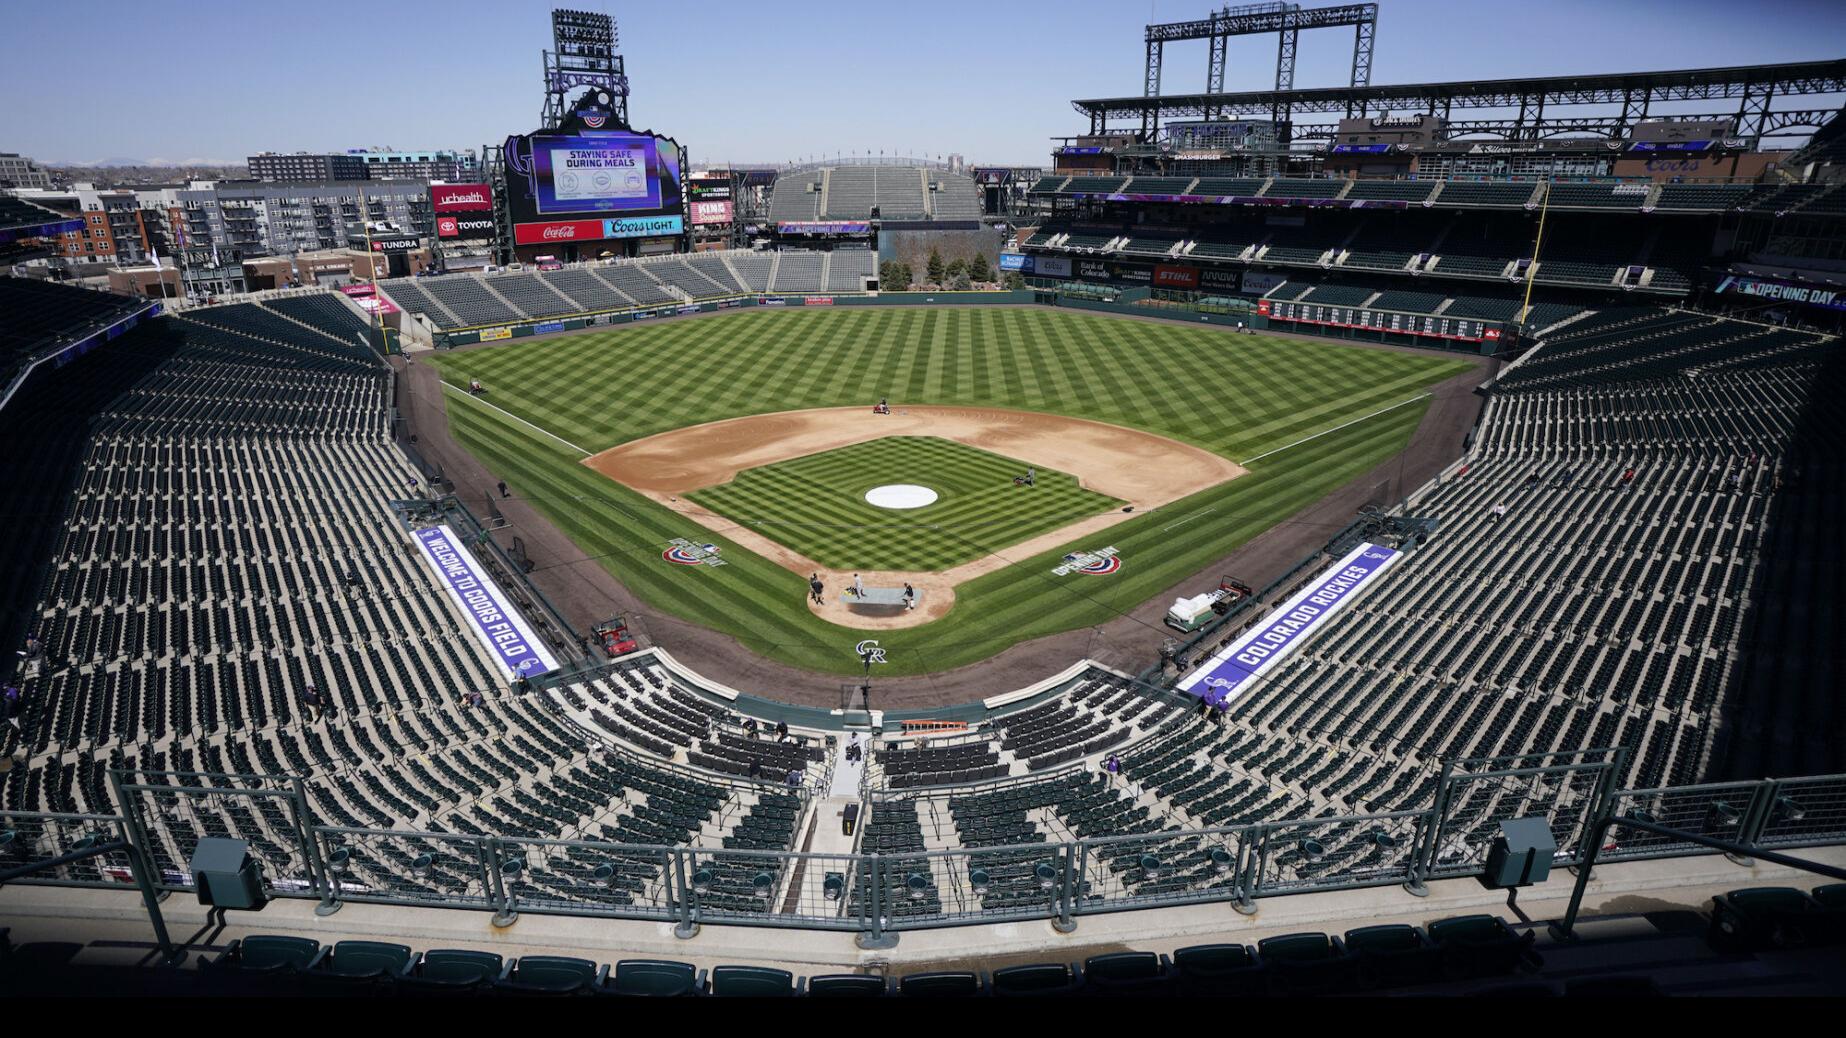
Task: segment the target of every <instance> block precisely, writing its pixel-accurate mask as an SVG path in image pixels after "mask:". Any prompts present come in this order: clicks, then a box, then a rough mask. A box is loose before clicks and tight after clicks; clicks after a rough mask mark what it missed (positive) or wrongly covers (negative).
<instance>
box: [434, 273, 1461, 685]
mask: <svg viewBox="0 0 1846 1038" xmlns="http://www.w3.org/2000/svg"><path fill="white" fill-rule="evenodd" d="M432 360H433V363H435V364H436V365H437V367H438V368H439V370H440V371H441V372H442V375H443V377H444V378H445V379H446V380H447V381H448V382H450V383H451V384H454V385H457V386H463V385H466V384H467V381H468V379H470V378H479V379H481V380H482V382H483V383H485V384H486V385H487V387H488V389H489V391H490V393H489V396H488V398H487V399H488V401H490V402H491V403H492V404H494V405H495V406H497V407H501V408H505V409H506V410H507V411H508V412H510V413H512V414H514V415H517V416H518V417H519V418H521V419H524V420H525V421H527V422H531V423H532V424H534V425H536V426H538V427H540V428H542V429H545V430H548V431H550V432H552V433H555V434H556V435H557V436H560V437H563V438H564V439H565V440H568V441H570V442H572V443H575V444H578V445H581V446H582V447H584V448H586V449H588V450H591V451H598V450H602V449H605V448H607V447H611V446H614V445H615V444H618V443H623V442H626V441H628V440H632V439H636V438H638V437H641V436H646V435H651V434H653V433H656V432H662V431H665V430H668V429H677V428H681V427H683V426H687V425H694V424H698V423H702V422H709V421H716V420H718V419H722V418H730V417H736V416H738V415H744V414H762V413H768V412H774V411H786V410H794V409H800V408H810V407H838V406H859V405H865V404H868V403H869V402H870V401H874V400H877V399H879V398H881V397H889V398H890V399H891V401H892V402H893V403H894V404H952V405H976V406H996V407H1008V408H1018V409H1023V410H1036V411H1046V412H1051V413H1056V414H1065V415H1070V416H1073V417H1079V418H1091V419H1095V420H1098V421H1104V422H1112V423H1116V424H1120V425H1126V426H1130V427H1134V428H1139V429H1145V430H1147V431H1149V432H1153V433H1157V434H1160V435H1163V436H1170V437H1172V438H1174V439H1178V440H1181V441H1183V442H1187V443H1192V444H1195V445H1197V446H1200V447H1203V448H1204V449H1206V450H1210V451H1213V452H1215V453H1218V454H1221V455H1223V456H1225V457H1228V458H1230V459H1231V460H1232V461H1236V462H1239V463H1246V462H1247V463H1248V464H1247V465H1246V467H1248V468H1249V469H1250V474H1249V475H1247V476H1244V477H1242V478H1239V479H1236V480H1232V481H1230V482H1228V483H1224V484H1220V485H1219V486H1217V487H1213V488H1211V489H1208V490H1204V491H1201V492H1199V493H1197V494H1194V495H1192V496H1191V497H1188V498H1184V499H1182V500H1180V501H1176V502H1173V503H1172V504H1170V505H1167V506H1166V507H1164V508H1161V509H1156V510H1153V511H1149V512H1146V513H1142V514H1138V515H1137V516H1135V517H1134V518H1132V519H1129V520H1127V521H1126V522H1123V523H1121V524H1120V525H1118V526H1115V527H1112V528H1111V529H1110V530H1109V531H1108V532H1107V533H1106V534H1105V535H1104V537H1103V543H1102V544H1090V543H1087V542H1086V543H1078V544H1069V545H1061V546H1059V547H1057V548H1054V549H1052V550H1050V551H1046V552H1043V553H1041V554H1039V555H1036V556H1033V557H1030V558H1012V557H1010V556H1004V547H1003V545H1004V544H1005V543H1006V542H1004V541H1000V540H992V541H990V540H988V538H987V536H986V535H985V534H984V533H982V532H980V531H979V530H978V529H973V528H964V529H962V530H961V531H960V533H961V534H962V536H964V537H966V538H967V539H969V540H972V541H975V542H977V543H978V544H980V545H981V546H982V548H983V549H988V550H991V551H993V552H994V553H996V554H1001V555H1003V557H1005V558H1006V561H1007V565H1005V566H1004V567H1002V568H1001V569H999V570H997V571H995V572H993V573H989V574H987V575H985V576H981V577H978V578H976V579H974V580H972V581H969V582H968V583H966V584H963V585H961V586H960V587H958V588H957V590H956V603H955V607H954V608H953V609H952V610H951V611H950V612H949V614H948V615H947V616H945V617H943V618H942V619H940V620H936V621H934V622H931V623H929V624H925V625H923V626H920V627H914V628H906V629H902V630H892V631H881V632H879V637H880V639H881V640H882V642H883V645H884V647H885V648H886V649H887V651H888V658H889V661H890V662H889V664H888V665H887V669H886V670H885V671H883V673H887V674H893V675H896V674H908V673H923V672H929V671H936V670H946V669H948V668H951V667H955V666H960V665H963V664H967V663H972V662H976V661H978V660H981V659H985V658H986V657H988V656H991V655H993V654H994V653H996V652H999V651H1000V650H1002V649H1004V648H1006V647H1007V646H1009V645H1012V644H1014V643H1016V642H1019V641H1023V640H1026V639H1028V638H1033V637H1038V636H1040V635H1045V634H1051V633H1055V632H1058V631H1066V630H1072V629H1075V628H1081V627H1087V626H1092V625H1096V624H1100V623H1103V622H1105V621H1107V620H1109V619H1112V618H1113V617H1115V616H1117V615H1119V614H1121V613H1124V612H1128V611H1131V610H1133V609H1135V608H1136V607H1138V606H1140V605H1142V604H1143V603H1145V602H1146V601H1147V600H1148V599H1149V598H1151V597H1152V596H1154V595H1156V594H1160V593H1161V592H1163V591H1164V590H1166V589H1167V588H1169V587H1170V586H1172V585H1173V584H1175V583H1178V582H1179V581H1181V580H1184V579H1186V578H1187V577H1188V576H1191V575H1192V574H1194V573H1196V572H1198V571H1199V570H1200V569H1201V568H1202V567H1204V566H1206V565H1208V564H1209V563H1210V562H1211V561H1212V560H1213V559H1216V558H1219V557H1221V556H1223V555H1226V554H1228V553H1230V552H1231V551H1233V550H1235V549H1236V548H1237V547H1238V546H1240V545H1242V544H1243V543H1244V542H1246V541H1248V540H1249V539H1250V538H1252V537H1254V536H1256V535H1257V534H1259V533H1261V532H1263V531H1264V530H1266V529H1268V528H1270V527H1271V526H1274V525H1275V524H1276V523H1278V522H1282V521H1284V520H1287V519H1289V517H1291V516H1292V515H1294V514H1295V513H1296V512H1298V511H1299V510H1300V509H1302V508H1303V507H1305V506H1307V505H1309V504H1311V503H1313V502H1314V501H1315V500H1318V499H1319V498H1321V497H1322V496H1324V495H1326V494H1327V493H1330V492H1331V491H1333V490H1334V489H1336V488H1338V487H1339V486H1341V485H1342V484H1344V483H1346V482H1347V481H1349V480H1351V479H1353V478H1354V477H1356V476H1357V475H1359V474H1360V473H1363V472H1366V471H1368V470H1369V469H1371V468H1373V467H1375V466H1376V465H1378V463H1380V462H1382V461H1383V460H1385V459H1386V458H1389V457H1390V456H1391V455H1393V454H1395V453H1397V452H1398V451H1400V450H1402V449H1403V447H1404V445H1405V444H1406V443H1407V442H1408V440H1409V438H1410V435H1411V434H1412V433H1413V432H1414V431H1415V429H1416V426H1417V423H1418V422H1419V421H1420V420H1421V418H1422V416H1423V413H1424V411H1425V409H1426V406H1427V402H1426V401H1425V400H1420V399H1418V398H1419V397H1421V396H1422V394H1423V391H1424V390H1425V388H1426V387H1428V386H1430V385H1432V384H1434V383H1436V382H1440V381H1442V380H1444V379H1447V378H1449V377H1451V376H1453V375H1455V374H1458V373H1459V372H1461V371H1464V370H1466V369H1467V367H1468V364H1467V362H1465V361H1461V360H1456V359H1451V358H1444V357H1441V356H1436V355H1425V354H1415V353H1408V352H1397V351H1390V350H1378V349H1367V348H1363V347H1355V346H1344V345H1339V344H1335V343H1320V342H1312V341H1303V340H1296V339H1276V338H1269V337H1266V336H1262V335H1231V334H1227V333H1225V332H1224V331H1222V330H1218V329H1210V328H1195V327H1191V326H1187V325H1183V324H1178V323H1172V324H1168V323H1164V322H1153V321H1131V320H1123V319H1120V318H1112V317H1103V316H1096V315H1091V314H1083V313H1073V312H1070V311H1063V310H1055V309H1050V308H1039V307H1017V308H1014V307H1005V308H1000V307H996V308H991V309H989V308H977V307H969V308H942V309H935V308H909V307H904V308H897V307H892V308H883V307H862V308H853V309H841V310H835V311H820V310H813V311H807V310H797V311H786V312H766V313H765V312H758V313H749V312H740V313H738V314H736V315H725V316H714V317H706V318H698V319H692V320H679V321H674V322H668V323H664V324H657V325H636V326H633V327H630V328H621V329H614V330H608V331H595V332H584V333H581V334H577V335H573V336H569V337H565V338H557V339H548V340H540V341H536V342H530V343H517V342H516V343H512V344H509V345H505V346H497V347H491V348H485V349H477V350H469V351H464V352H459V353H442V354H437V355H435V356H434V357H433V358H432ZM1400 404H1401V405H1404V406H1393V405H1400ZM447 405H448V412H449V421H450V425H451V428H452V430H453V431H454V433H455V435H456V437H457V439H458V440H459V441H460V442H461V443H462V444H463V445H465V446H466V447H467V448H468V449H469V450H471V451H472V452H474V453H475V454H476V456H478V457H479V458H481V460H482V462H483V463H484V464H485V465H486V466H487V467H488V469H490V470H491V471H493V472H494V473H496V474H497V475H498V476H499V477H500V478H504V479H506V480H507V482H508V483H509V484H510V485H511V487H512V489H513V491H514V493H516V494H518V495H519V496H521V497H523V498H526V499H527V500H529V501H531V502H532V503H533V505H534V506H535V507H537V508H538V509H540V510H541V511H542V512H543V513H544V514H545V515H546V516H547V517H549V518H550V519H551V520H552V521H553V522H554V523H556V524H557V525H558V526H559V528H561V529H562V530H564V531H565V532H566V533H567V534H568V535H569V536H570V537H571V538H572V539H573V540H574V541H575V542H576V544H577V545H578V546H579V547H580V548H581V549H582V550H583V552H584V555H585V556H586V559H585V560H572V561H570V562H567V563H559V565H589V564H595V565H602V566H606V567H607V568H608V569H610V570H611V571H612V572H613V573H615V574H616V576H617V577H619V578H620V579H621V580H622V581H623V583H624V584H625V585H627V586H628V588H630V589H631V590H632V591H633V592H634V593H635V594H637V595H639V596H640V597H642V598H643V599H644V600H646V601H647V602H648V603H649V604H650V605H652V606H653V607H654V608H656V609H659V610H661V611H664V612H666V613H669V614H672V615H673V616H676V617H679V618H683V619H687V620H692V621H695V622H697V623H700V624H704V625H706V626H708V627H712V628H715V629H717V630H720V631H724V632H726V633H729V634H731V635H733V636H735V637H736V638H737V639H738V640H739V641H741V642H742V643H743V644H744V645H746V646H747V647H749V648H750V649H751V650H753V651H755V652H757V653H760V654H762V655H764V656H767V657H770V658H773V659H777V660H780V661H783V662H786V663H789V664H792V665H795V666H799V667H806V668H810V669H814V670H820V671H829V672H835V673H852V672H854V671H855V670H856V669H857V667H858V661H857V658H856V657H855V656H854V655H853V653H852V651H851V649H852V645H853V644H854V643H855V642H856V641H857V640H858V639H859V638H860V637H862V636H863V635H862V633H861V632H859V631H856V630H854V629H851V628H845V627H840V626H837V625H834V624H831V623H829V622H827V621H825V620H822V619H820V618H819V617H816V616H814V615H813V614H812V613H810V612H809V611H808V609H807V607H806V605H805V604H804V596H805V594H806V586H805V583H804V578H803V577H802V576H798V575H796V574H794V573H792V572H790V571H788V570H785V569H782V568H781V567H779V566H776V565H774V564H773V563H771V562H769V561H768V560H766V559H763V558H761V557H759V556H757V555H755V554H754V553H752V552H749V551H747V550H745V549H743V548H741V547H739V546H737V545H736V544H735V543H734V542H731V541H729V540H727V539H726V538H724V537H723V536H722V535H721V534H712V533H710V532H708V531H707V530H706V529H705V528H704V527H702V526H700V525H699V524H697V523H695V522H694V521H692V520H691V519H689V518H687V517H685V516H682V515H679V514H677V513H675V512H674V511H672V510H670V509H668V508H666V507H665V506H662V505H659V504H656V503H654V502H653V501H651V500H649V499H648V498H646V497H644V496H642V495H641V494H638V493H636V492H634V491H631V490H629V489H627V488H626V487H623V486H621V485H619V484H617V483H615V482H614V481H613V480H610V479H608V478H607V477H605V476H602V475H601V474H599V473H597V472H595V471H593V470H591V469H590V468H588V467H587V466H585V465H582V464H581V463H580V462H581V460H582V455H581V454H580V453H579V452H578V451H575V450H572V449H571V448H569V447H567V446H564V445H562V444H560V443H558V442H557V441H556V440H554V439H552V438H551V437H548V436H545V435H542V434H540V433H538V432H535V431H533V430H532V429H530V428H527V427H526V426H524V425H522V424H520V423H519V422H515V421H510V420H508V419H507V418H506V417H505V416H504V415H501V414H499V413H497V412H495V411H494V410H492V409H491V408H488V407H485V406H481V405H480V404H479V403H478V402H475V401H473V400H471V399H470V398H468V397H467V396H466V395H465V394H459V393H450V394H449V397H448V401H447ZM1387 408H1388V410H1387ZM1380 411H1382V413H1379V414H1374V412H1380ZM1362 415H1372V417H1369V418H1365V419H1363V420H1361V421H1354V419H1355V418H1358V417H1359V416H1362ZM1329 430H1332V431H1329ZM1290 444H1293V446H1288V447H1287V449H1286V450H1278V448H1282V447H1284V446H1286V445H1290ZM1272 451H1273V452H1274V453H1269V452H1272ZM1264 454H1267V456H1266V457H1262V458H1261V460H1258V461H1254V462H1250V461H1249V459H1252V458H1256V457H1258V456H1259V455H1264ZM1022 460H1025V461H1027V462H1028V463H1029V461H1030V459H1022ZM1397 489H1398V491H1399V492H1407V491H1408V490H1409V489H1411V488H1408V487H1400V488H1397ZM687 507H699V506H698V505H688V506H687ZM1334 532H1335V531H1334V530H1332V529H1329V530H1327V531H1326V534H1327V535H1328V536H1331V535H1332V534H1333V533H1334ZM673 537H688V538H694V539H698V540H709V541H712V542H714V543H717V544H720V545H721V546H722V547H723V548H724V558H725V560H726V561H727V563H729V564H728V565H726V566H722V567H705V566H676V565H673V564H671V563H669V562H666V561H665V560H663V559H662V558H661V557H660V553H661V550H662V549H663V548H664V547H665V544H666V542H667V540H669V539H670V538H673ZM1015 540H1016V538H1015ZM1105 544H1113V545H1115V546H1116V548H1117V549H1118V551H1119V552H1120V556H1121V558H1122V560H1123V565H1122V569H1121V571H1120V572H1118V573H1116V574H1114V575H1111V576H1106V577H1088V576H1082V575H1077V574H1072V575H1068V576H1064V577H1056V576H1053V575H1052V573H1051V570H1052V568H1053V567H1054V566H1056V565H1057V564H1058V562H1059V560H1060V557H1061V556H1062V555H1063V554H1064V553H1065V552H1067V551H1071V550H1073V549H1076V548H1097V547H1102V546H1104V545H1105ZM862 564H863V563H862ZM1204 583H1209V581H1207V582H1203V583H1201V586H1200V588H1199V589H1198V590H1203V589H1204ZM995 691H996V692H1000V691H1005V690H1004V689H995Z"/></svg>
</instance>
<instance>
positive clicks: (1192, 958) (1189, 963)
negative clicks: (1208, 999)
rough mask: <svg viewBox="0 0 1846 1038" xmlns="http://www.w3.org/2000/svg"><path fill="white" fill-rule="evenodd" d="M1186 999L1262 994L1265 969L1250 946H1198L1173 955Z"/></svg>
mask: <svg viewBox="0 0 1846 1038" xmlns="http://www.w3.org/2000/svg"><path fill="white" fill-rule="evenodd" d="M1173 972H1174V975H1175V976H1176V977H1177V978H1178V980H1179V991H1180V993H1181V994H1185V995H1253V994H1257V993H1259V992H1260V991H1262V990H1263V966H1262V963H1261V962H1260V961H1259V960H1258V959H1257V957H1256V953H1255V952H1253V951H1252V950H1251V949H1250V946H1249V945H1247V944H1195V945H1193V946H1192V947H1190V948H1181V949H1179V950H1178V951H1175V952H1174V953H1173Z"/></svg>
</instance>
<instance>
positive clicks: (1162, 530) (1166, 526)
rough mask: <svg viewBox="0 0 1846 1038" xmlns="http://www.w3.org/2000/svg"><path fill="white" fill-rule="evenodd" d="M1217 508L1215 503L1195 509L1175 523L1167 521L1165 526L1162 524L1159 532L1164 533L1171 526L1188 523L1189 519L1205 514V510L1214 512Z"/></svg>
mask: <svg viewBox="0 0 1846 1038" xmlns="http://www.w3.org/2000/svg"><path fill="white" fill-rule="evenodd" d="M1217 508H1218V506H1217V505H1213V506H1212V507H1210V508H1202V509H1200V510H1199V511H1196V512H1194V513H1192V514H1191V515H1189V516H1187V517H1186V518H1184V519H1181V520H1180V521H1179V522H1177V523H1168V524H1166V525H1165V526H1162V527H1161V528H1160V532H1161V533H1166V532H1167V531H1168V530H1171V529H1172V528H1174V527H1175V526H1184V525H1186V524H1187V523H1189V522H1191V521H1193V520H1194V519H1197V518H1198V517H1199V516H1201V515H1204V514H1205V513H1206V512H1214V511H1217Z"/></svg>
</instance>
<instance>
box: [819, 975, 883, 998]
mask: <svg viewBox="0 0 1846 1038" xmlns="http://www.w3.org/2000/svg"><path fill="white" fill-rule="evenodd" d="M888 988H889V985H888V984H887V983H886V981H885V978H883V977H868V976H865V975H864V974H860V973H837V974H832V975H828V976H821V977H809V978H808V995H809V997H812V998H878V997H879V996H881V995H885V994H887V993H888Z"/></svg>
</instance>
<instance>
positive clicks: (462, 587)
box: [412, 524, 558, 678]
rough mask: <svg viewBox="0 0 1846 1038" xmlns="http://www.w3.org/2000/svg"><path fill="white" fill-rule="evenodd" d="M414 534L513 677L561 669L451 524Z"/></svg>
mask: <svg viewBox="0 0 1846 1038" xmlns="http://www.w3.org/2000/svg"><path fill="white" fill-rule="evenodd" d="M412 537H414V538H415V540H416V542H417V547H419V548H421V549H423V561H424V562H426V563H428V564H429V567H430V569H432V570H434V571H435V573H436V580H437V582H439V583H440V584H442V586H443V587H444V589H445V590H447V591H448V593H449V597H450V599H452V600H453V601H454V602H455V604H456V606H457V607H459V608H460V609H461V611H462V613H463V614H465V615H466V616H467V617H468V619H469V621H470V622H471V623H472V624H473V627H474V633H475V637H476V638H477V639H479V641H480V643H481V644H482V645H483V646H485V647H486V648H487V652H488V654H489V655H491V656H493V658H494V659H495V660H496V661H497V662H498V663H499V664H500V669H501V670H503V671H505V672H506V676H507V677H508V678H518V677H536V676H538V675H540V674H545V673H548V672H550V671H554V670H556V669H558V662H557V660H555V659H553V658H552V656H551V653H549V652H547V651H546V650H545V646H544V645H543V644H541V643H540V642H539V640H538V639H537V638H535V637H533V634H532V629H531V628H530V627H529V626H527V625H526V621H525V617H523V616H520V615H519V613H518V611H517V610H515V609H513V607H512V606H510V605H508V604H507V601H506V596H505V595H503V594H501V593H500V588H499V587H498V586H497V585H495V584H494V582H493V580H492V579H491V578H489V577H486V576H484V575H482V571H481V569H480V567H479V566H478V565H477V564H476V563H475V560H474V556H473V555H470V554H469V553H468V549H467V548H466V547H464V546H463V545H462V542H461V539H460V538H459V537H457V536H456V535H455V531H454V530H452V529H450V528H449V527H448V525H447V524H444V525H441V526H431V527H426V528H424V529H421V530H416V531H414V532H413V533H412Z"/></svg>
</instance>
